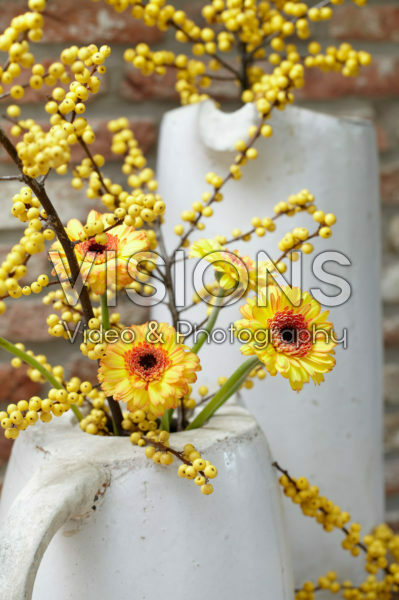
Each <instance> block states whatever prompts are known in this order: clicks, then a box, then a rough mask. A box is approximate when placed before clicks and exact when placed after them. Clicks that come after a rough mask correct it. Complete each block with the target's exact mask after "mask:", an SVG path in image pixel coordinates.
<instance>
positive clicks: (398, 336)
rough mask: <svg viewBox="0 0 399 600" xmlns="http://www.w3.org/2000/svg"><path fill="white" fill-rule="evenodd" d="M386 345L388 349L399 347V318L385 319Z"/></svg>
mask: <svg viewBox="0 0 399 600" xmlns="http://www.w3.org/2000/svg"><path fill="white" fill-rule="evenodd" d="M383 330H384V344H385V346H387V347H392V346H398V345H399V317H397V316H396V317H390V318H386V319H384V323H383Z"/></svg>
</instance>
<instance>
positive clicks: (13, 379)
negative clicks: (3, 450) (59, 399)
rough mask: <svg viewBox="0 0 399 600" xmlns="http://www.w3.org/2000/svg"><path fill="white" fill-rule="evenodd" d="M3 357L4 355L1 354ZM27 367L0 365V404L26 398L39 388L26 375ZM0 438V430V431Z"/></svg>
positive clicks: (39, 387)
mask: <svg viewBox="0 0 399 600" xmlns="http://www.w3.org/2000/svg"><path fill="white" fill-rule="evenodd" d="M3 357H4V355H3ZM26 371H27V367H25V366H22V367H21V368H19V369H14V368H13V367H11V366H10V365H5V364H1V365H0V383H1V385H0V404H1V405H3V406H4V404H10V402H14V403H15V402H18V401H19V400H27V399H28V398H30V397H31V396H35V395H36V394H38V393H39V392H40V390H41V387H42V386H41V384H40V383H35V382H34V381H31V380H30V379H29V377H28V376H27V375H26ZM0 439H1V432H0Z"/></svg>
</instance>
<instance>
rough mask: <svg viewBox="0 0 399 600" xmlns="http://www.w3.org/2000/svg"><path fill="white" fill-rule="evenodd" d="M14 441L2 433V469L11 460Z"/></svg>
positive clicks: (0, 447) (0, 457)
mask: <svg viewBox="0 0 399 600" xmlns="http://www.w3.org/2000/svg"><path fill="white" fill-rule="evenodd" d="M12 443H13V440H7V439H6V438H5V437H4V433H3V432H2V431H0V467H1V466H3V465H5V464H7V462H8V459H9V458H10V454H11V448H12Z"/></svg>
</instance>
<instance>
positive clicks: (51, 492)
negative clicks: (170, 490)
mask: <svg viewBox="0 0 399 600" xmlns="http://www.w3.org/2000/svg"><path fill="white" fill-rule="evenodd" d="M108 483H109V474H108V473H107V472H106V471H105V470H104V469H101V468H99V467H98V466H96V465H93V464H87V463H86V464H76V463H74V464H68V463H67V464H66V463H65V461H63V462H61V461H60V462H59V463H58V462H57V463H52V464H47V465H46V466H45V467H42V468H41V469H39V470H38V471H37V472H36V473H35V474H34V475H33V477H32V478H31V479H30V480H29V481H28V483H27V484H26V485H25V487H24V488H23V489H22V491H21V492H20V493H19V494H18V496H17V497H16V499H15V500H14V502H13V503H12V505H11V507H10V509H9V511H8V513H7V515H6V517H5V520H4V521H3V523H1V524H0V565H1V566H0V597H1V598H7V600H31V598H32V592H33V584H34V581H35V578H36V574H37V570H38V568H39V565H40V562H41V560H42V557H43V554H44V552H45V550H46V548H47V546H48V545H49V543H50V541H51V539H52V538H53V536H54V535H55V534H56V533H57V531H58V530H59V529H60V527H62V526H63V525H64V524H65V523H66V522H67V521H68V520H69V519H70V518H71V517H74V516H77V515H78V514H80V513H82V512H85V511H87V510H89V509H90V508H91V506H92V505H93V503H94V501H95V497H96V495H97V494H98V493H99V492H100V491H101V490H103V489H104V487H103V486H104V485H105V486H107V485H108Z"/></svg>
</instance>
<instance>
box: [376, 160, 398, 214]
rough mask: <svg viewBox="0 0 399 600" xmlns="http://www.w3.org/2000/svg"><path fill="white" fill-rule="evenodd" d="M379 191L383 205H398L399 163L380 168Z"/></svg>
mask: <svg viewBox="0 0 399 600" xmlns="http://www.w3.org/2000/svg"><path fill="white" fill-rule="evenodd" d="M380 189H381V198H382V201H383V202H384V204H391V205H397V204H399V163H393V164H389V165H385V166H383V167H382V168H381V173H380Z"/></svg>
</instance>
